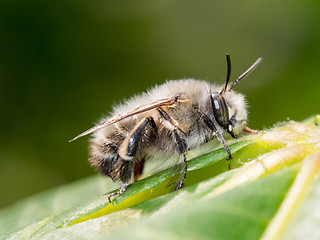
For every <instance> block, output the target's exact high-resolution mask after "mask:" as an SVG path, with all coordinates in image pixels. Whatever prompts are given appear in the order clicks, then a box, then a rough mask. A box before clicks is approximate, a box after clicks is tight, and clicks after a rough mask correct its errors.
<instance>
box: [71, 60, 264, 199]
mask: <svg viewBox="0 0 320 240" xmlns="http://www.w3.org/2000/svg"><path fill="white" fill-rule="evenodd" d="M226 57H227V77H226V82H225V84H224V86H217V85H215V84H212V83H208V82H206V81H200V80H195V79H183V80H172V81H167V82H166V83H164V84H162V85H159V86H155V87H153V88H151V89H150V90H149V91H147V92H146V93H142V94H140V95H136V96H134V97H132V98H131V99H129V100H128V101H126V103H124V104H121V105H118V106H116V107H115V108H114V110H113V112H112V113H111V114H110V117H107V118H105V119H102V122H101V123H100V124H98V125H96V126H94V127H92V128H90V129H89V130H87V131H85V132H83V133H81V134H80V135H78V136H76V137H75V138H73V139H72V140H70V142H71V141H74V140H76V139H78V138H80V137H83V136H85V135H87V134H90V133H93V135H92V138H91V139H90V147H89V149H90V158H89V161H90V162H91V164H92V165H93V166H94V167H95V168H96V169H98V170H100V171H101V173H102V174H103V175H107V176H109V177H110V178H111V179H112V180H113V181H114V182H119V183H120V188H119V190H118V192H115V193H112V194H110V195H109V196H108V199H109V201H110V199H111V197H113V196H118V195H120V194H122V193H123V192H124V191H125V190H126V188H127V186H128V184H129V183H130V181H131V180H132V177H133V178H134V181H137V179H138V178H139V176H140V175H141V173H142V170H143V166H144V163H145V160H146V159H147V160H149V159H159V158H161V159H166V158H172V157H174V158H177V159H181V160H183V173H182V176H181V177H180V179H179V181H178V182H176V183H175V186H174V190H178V189H180V188H181V187H182V186H183V181H184V180H185V178H186V174H187V159H186V152H187V151H188V150H189V149H193V148H196V147H197V146H199V145H201V144H203V143H205V142H208V141H210V140H212V139H214V138H217V139H218V140H219V141H220V143H221V144H222V146H223V147H224V149H225V151H226V152H227V154H228V160H230V159H232V156H231V152H230V148H229V146H228V144H227V142H226V140H225V139H224V137H223V135H224V134H226V133H227V134H230V135H231V136H232V137H233V138H237V136H238V134H239V133H240V131H242V130H246V131H249V130H250V129H249V128H248V127H246V126H245V124H246V121H247V115H248V113H247V103H246V101H245V97H244V95H242V94H241V93H237V92H234V91H233V87H234V86H236V85H237V84H238V83H239V82H240V81H241V80H242V79H243V78H244V77H245V76H247V75H248V74H249V73H250V72H251V71H252V70H253V69H255V68H256V66H257V65H258V64H259V63H260V62H261V60H262V59H261V58H258V59H257V60H256V61H255V62H254V63H253V64H252V65H251V66H250V67H249V68H248V69H247V70H246V71H245V72H244V73H243V74H242V75H240V76H239V77H238V78H237V79H236V80H235V81H234V82H233V84H230V85H229V81H230V76H231V60H230V55H229V54H227V55H226Z"/></svg>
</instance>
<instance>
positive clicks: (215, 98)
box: [211, 93, 229, 128]
mask: <svg viewBox="0 0 320 240" xmlns="http://www.w3.org/2000/svg"><path fill="white" fill-rule="evenodd" d="M211 104H212V109H213V114H214V117H215V118H216V121H217V122H218V123H219V125H220V126H222V127H223V128H227V127H228V125H229V110H228V106H227V103H226V101H225V100H224V98H223V97H222V96H221V94H220V93H213V94H212V95H211Z"/></svg>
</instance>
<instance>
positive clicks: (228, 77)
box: [220, 53, 231, 93]
mask: <svg viewBox="0 0 320 240" xmlns="http://www.w3.org/2000/svg"><path fill="white" fill-rule="evenodd" d="M226 57H227V79H226V85H225V86H224V88H222V90H221V92H220V93H223V92H225V91H226V90H227V87H228V84H229V81H230V76H231V59H230V55H229V53H227V54H226Z"/></svg>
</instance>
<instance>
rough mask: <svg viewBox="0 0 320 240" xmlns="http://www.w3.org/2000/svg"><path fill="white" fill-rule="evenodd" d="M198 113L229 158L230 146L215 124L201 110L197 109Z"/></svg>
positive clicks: (230, 157)
mask: <svg viewBox="0 0 320 240" xmlns="http://www.w3.org/2000/svg"><path fill="white" fill-rule="evenodd" d="M199 113H200V115H201V117H202V119H203V121H204V123H205V124H206V125H207V127H208V128H210V129H211V131H212V132H214V134H215V135H216V136H217V138H218V140H219V142H220V143H221V144H222V145H223V147H224V150H226V152H227V153H228V158H227V160H231V159H232V156H231V151H230V148H229V146H228V144H227V142H226V140H225V139H224V138H223V136H222V135H221V134H220V133H219V131H218V129H217V127H216V124H215V123H214V122H213V121H212V120H211V119H210V118H209V117H208V116H207V115H206V114H205V113H204V112H202V111H201V110H199ZM229 169H230V164H229Z"/></svg>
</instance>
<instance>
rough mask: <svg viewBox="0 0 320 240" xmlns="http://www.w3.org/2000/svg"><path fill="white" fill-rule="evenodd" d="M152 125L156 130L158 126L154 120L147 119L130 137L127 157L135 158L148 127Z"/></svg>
mask: <svg viewBox="0 0 320 240" xmlns="http://www.w3.org/2000/svg"><path fill="white" fill-rule="evenodd" d="M148 124H150V125H151V127H152V128H153V129H155V127H156V124H155V122H154V120H153V118H151V117H149V118H146V119H145V120H144V121H143V122H142V123H141V124H140V125H139V126H138V128H136V129H135V130H134V132H133V133H132V134H131V135H130V139H129V142H128V146H127V156H129V157H133V156H135V154H136V152H137V149H138V146H139V143H140V140H141V137H142V135H143V133H144V131H145V128H146V126H147V125H148Z"/></svg>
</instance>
